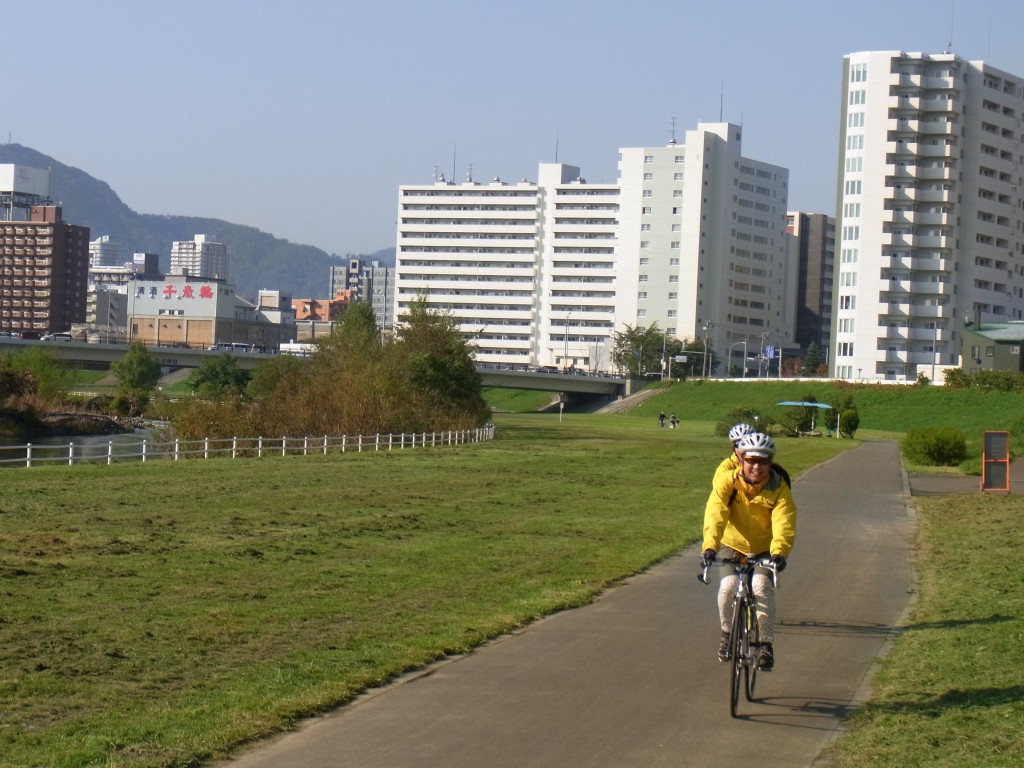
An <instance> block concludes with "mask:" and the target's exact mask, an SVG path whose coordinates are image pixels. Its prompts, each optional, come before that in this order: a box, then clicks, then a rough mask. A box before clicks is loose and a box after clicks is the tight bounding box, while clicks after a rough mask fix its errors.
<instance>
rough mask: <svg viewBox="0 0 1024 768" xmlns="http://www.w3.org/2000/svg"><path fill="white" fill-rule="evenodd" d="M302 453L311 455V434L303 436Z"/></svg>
mask: <svg viewBox="0 0 1024 768" xmlns="http://www.w3.org/2000/svg"><path fill="white" fill-rule="evenodd" d="M302 455H303V456H308V455H309V436H308V435H307V436H304V437H303V438H302Z"/></svg>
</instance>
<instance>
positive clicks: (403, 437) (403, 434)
mask: <svg viewBox="0 0 1024 768" xmlns="http://www.w3.org/2000/svg"><path fill="white" fill-rule="evenodd" d="M399 439H400V440H401V441H402V442H401V443H399V449H400V450H403V451H404V450H405V432H403V433H402V435H401V437H400V438H399Z"/></svg>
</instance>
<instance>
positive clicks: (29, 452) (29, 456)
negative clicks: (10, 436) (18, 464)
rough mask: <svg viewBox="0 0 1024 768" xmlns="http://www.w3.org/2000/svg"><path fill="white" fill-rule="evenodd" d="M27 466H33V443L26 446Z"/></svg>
mask: <svg viewBox="0 0 1024 768" xmlns="http://www.w3.org/2000/svg"><path fill="white" fill-rule="evenodd" d="M25 466H26V467H31V466H32V443H29V444H28V445H26V446H25Z"/></svg>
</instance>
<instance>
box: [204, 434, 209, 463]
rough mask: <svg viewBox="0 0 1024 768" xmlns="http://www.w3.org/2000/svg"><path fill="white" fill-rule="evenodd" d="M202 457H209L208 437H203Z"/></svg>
mask: <svg viewBox="0 0 1024 768" xmlns="http://www.w3.org/2000/svg"><path fill="white" fill-rule="evenodd" d="M203 458H204V459H208V458H210V438H208V437H204V438H203Z"/></svg>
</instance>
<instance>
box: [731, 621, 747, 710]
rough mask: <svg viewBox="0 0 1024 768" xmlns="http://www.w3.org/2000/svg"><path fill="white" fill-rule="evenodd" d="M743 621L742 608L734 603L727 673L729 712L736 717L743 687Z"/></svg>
mask: <svg viewBox="0 0 1024 768" xmlns="http://www.w3.org/2000/svg"><path fill="white" fill-rule="evenodd" d="M744 630H745V626H744V621H743V610H742V607H741V606H740V604H739V603H737V604H736V607H735V609H734V610H733V614H732V631H731V632H730V633H729V655H730V656H731V657H732V664H731V665H730V675H729V714H731V715H732V716H733V717H736V708H737V706H738V705H739V703H740V689H741V688H742V687H743V668H744V666H745V664H744V648H745V646H746V632H745V631H744Z"/></svg>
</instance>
